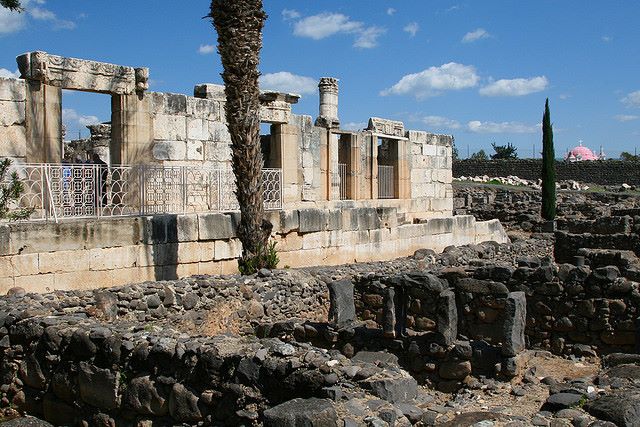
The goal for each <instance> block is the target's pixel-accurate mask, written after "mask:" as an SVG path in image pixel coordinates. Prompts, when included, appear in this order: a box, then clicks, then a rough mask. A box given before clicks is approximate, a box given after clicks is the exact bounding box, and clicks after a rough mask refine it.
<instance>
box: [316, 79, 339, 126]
mask: <svg viewBox="0 0 640 427" xmlns="http://www.w3.org/2000/svg"><path fill="white" fill-rule="evenodd" d="M318 89H319V90H320V113H319V115H318V118H317V119H316V126H321V127H326V128H338V127H339V126H340V120H339V119H338V79H336V78H335V77H322V78H321V79H320V83H319V84H318Z"/></svg>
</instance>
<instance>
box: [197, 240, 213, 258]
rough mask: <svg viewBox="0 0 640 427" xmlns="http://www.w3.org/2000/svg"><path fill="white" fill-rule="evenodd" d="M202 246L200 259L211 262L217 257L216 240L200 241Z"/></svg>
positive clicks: (199, 243)
mask: <svg viewBox="0 0 640 427" xmlns="http://www.w3.org/2000/svg"><path fill="white" fill-rule="evenodd" d="M198 245H199V246H200V261H202V262H210V261H213V260H214V259H215V253H216V242H212V241H210V242H198Z"/></svg>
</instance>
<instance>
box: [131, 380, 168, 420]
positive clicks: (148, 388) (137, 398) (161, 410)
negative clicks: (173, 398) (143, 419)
mask: <svg viewBox="0 0 640 427" xmlns="http://www.w3.org/2000/svg"><path fill="white" fill-rule="evenodd" d="M122 403H123V405H124V406H126V407H128V408H130V409H132V410H134V411H136V412H138V413H140V414H147V415H157V416H163V415H166V414H167V413H168V412H169V406H168V402H167V398H166V396H163V395H162V394H161V392H160V391H159V389H158V387H157V386H156V384H155V383H154V382H153V381H152V380H151V379H150V377H149V376H144V377H137V378H134V379H132V380H131V382H130V383H129V384H127V388H126V390H125V393H124V396H123V399H122Z"/></svg>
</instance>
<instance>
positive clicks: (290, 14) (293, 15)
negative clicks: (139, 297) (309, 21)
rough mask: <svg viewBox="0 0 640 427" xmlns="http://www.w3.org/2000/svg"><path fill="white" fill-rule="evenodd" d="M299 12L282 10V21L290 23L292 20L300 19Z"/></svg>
mask: <svg viewBox="0 0 640 427" xmlns="http://www.w3.org/2000/svg"><path fill="white" fill-rule="evenodd" d="M300 16H301V15H300V12H298V11H297V10H295V9H283V10H282V19H284V20H285V21H290V20H293V19H298V18H300Z"/></svg>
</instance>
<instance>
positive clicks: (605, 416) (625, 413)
mask: <svg viewBox="0 0 640 427" xmlns="http://www.w3.org/2000/svg"><path fill="white" fill-rule="evenodd" d="M585 409H586V410H587V412H589V413H590V414H591V415H593V416H594V417H597V418H600V419H601V420H604V421H611V422H614V423H616V424H617V425H618V426H619V427H640V393H638V392H630V391H623V392H620V393H616V394H610V395H607V396H602V397H599V398H598V399H596V400H594V401H592V402H589V403H587V404H586V405H585Z"/></svg>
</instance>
